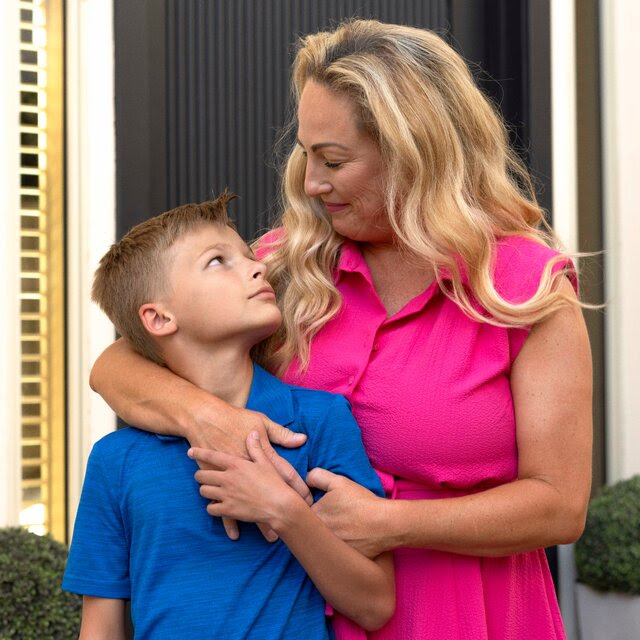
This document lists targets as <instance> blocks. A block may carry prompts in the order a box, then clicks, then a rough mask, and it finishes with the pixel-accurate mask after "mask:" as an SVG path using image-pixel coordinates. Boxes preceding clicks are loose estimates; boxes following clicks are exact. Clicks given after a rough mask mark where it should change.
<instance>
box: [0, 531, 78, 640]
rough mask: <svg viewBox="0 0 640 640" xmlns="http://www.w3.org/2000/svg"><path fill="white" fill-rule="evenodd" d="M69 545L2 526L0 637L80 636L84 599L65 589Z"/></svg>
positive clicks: (42, 638) (50, 638)
mask: <svg viewBox="0 0 640 640" xmlns="http://www.w3.org/2000/svg"><path fill="white" fill-rule="evenodd" d="M66 562H67V548H66V547H65V546H64V545H63V544H60V543H59V542H56V541H55V540H53V539H52V538H50V537H48V536H37V535H35V534H33V533H29V532H28V531H25V530H24V529H19V528H9V529H0V638H2V640H5V639H7V638H16V639H21V640H31V639H33V640H54V639H58V638H60V639H61V640H71V639H72V638H77V637H78V632H79V630H80V616H81V610H82V598H81V596H77V595H75V594H72V593H65V592H64V591H62V589H61V586H60V585H61V582H62V575H63V573H64V568H65V564H66Z"/></svg>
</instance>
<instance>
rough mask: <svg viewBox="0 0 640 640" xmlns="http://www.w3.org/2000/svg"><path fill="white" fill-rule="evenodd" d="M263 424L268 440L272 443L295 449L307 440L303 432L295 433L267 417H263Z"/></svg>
mask: <svg viewBox="0 0 640 640" xmlns="http://www.w3.org/2000/svg"><path fill="white" fill-rule="evenodd" d="M264 426H265V429H266V430H267V435H268V436H269V441H270V442H273V444H279V445H281V446H283V447H287V448H288V449H295V448H296V447H300V446H302V445H303V444H304V443H305V442H306V441H307V436H306V435H305V434H304V433H296V432H295V431H291V429H287V428H286V427H282V426H280V425H279V424H278V423H277V422H272V421H271V420H269V418H265V419H264Z"/></svg>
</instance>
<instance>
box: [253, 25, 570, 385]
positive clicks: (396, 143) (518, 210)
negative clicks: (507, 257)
mask: <svg viewBox="0 0 640 640" xmlns="http://www.w3.org/2000/svg"><path fill="white" fill-rule="evenodd" d="M309 80H313V81H314V82H316V83H319V84H321V85H323V86H325V87H327V88H328V89H329V90H331V91H334V92H335V93H336V94H338V95H341V96H346V97H348V98H349V99H350V100H351V101H352V103H353V105H354V106H355V110H356V113H357V118H358V123H357V124H358V126H360V127H361V128H362V130H364V131H365V132H366V133H367V134H368V135H370V136H371V137H372V138H373V139H374V140H375V141H376V142H377V144H378V147H379V149H380V153H381V154H382V157H383V159H384V161H385V163H386V167H387V184H386V185H385V186H386V201H387V210H388V215H389V220H390V222H391V226H392V228H393V231H394V233H395V235H396V237H397V241H398V243H399V245H400V246H402V247H403V248H404V249H406V251H407V254H408V255H411V256H414V257H417V258H418V259H421V260H425V261H427V262H428V263H430V264H432V265H433V266H434V268H435V270H436V273H437V276H436V277H437V278H438V282H439V285H440V287H441V289H442V291H443V292H444V293H445V294H446V295H447V296H449V297H450V298H452V299H453V300H454V301H455V302H456V303H457V304H458V305H459V306H460V308H461V309H462V310H463V311H464V312H465V313H466V314H468V315H469V316H470V317H472V318H474V319H475V320H478V321H480V322H489V323H491V324H495V325H498V326H525V325H530V324H533V323H535V322H539V321H540V320H542V319H543V318H545V317H546V316H548V315H549V314H551V313H553V312H554V311H555V310H556V309H558V308H559V307H560V306H562V305H564V304H566V303H567V301H568V300H569V298H568V297H567V296H566V295H564V294H563V293H561V292H560V291H558V288H557V286H556V282H557V280H558V278H559V277H560V276H561V275H562V274H563V271H562V270H559V271H556V272H555V273H552V268H553V265H554V264H555V262H557V261H559V260H562V256H558V257H557V258H555V259H554V260H553V261H551V262H550V263H549V264H548V265H547V267H546V269H545V271H544V274H543V276H542V280H541V282H540V286H539V287H538V290H537V292H536V294H535V295H534V296H533V297H532V298H531V299H530V300H528V301H526V302H523V303H521V304H512V303H510V302H508V301H507V300H505V299H503V298H502V297H500V295H499V294H498V293H497V292H496V289H495V287H494V285H493V281H492V267H493V259H494V250H495V241H496V239H497V238H500V237H504V236H508V235H514V234H518V235H521V236H526V237H528V238H531V239H532V240H534V241H537V242H540V243H543V244H547V245H550V246H553V247H555V248H559V246H558V242H557V240H556V238H555V236H554V235H553V232H552V230H551V228H550V227H549V225H548V224H547V222H546V221H545V217H544V211H543V210H542V209H541V207H540V206H539V205H538V204H537V202H536V197H535V193H534V189H533V185H532V183H531V179H530V177H529V174H528V172H527V170H526V169H525V167H524V165H523V164H522V162H521V160H520V159H519V158H518V156H517V155H516V153H515V152H514V151H513V150H512V149H511V148H510V146H509V141H508V134H507V130H506V128H505V125H504V123H503V121H502V119H501V117H500V116H499V115H498V112H497V110H496V108H495V107H494V105H493V104H492V103H491V102H490V101H489V100H488V99H487V98H486V97H485V96H484V95H483V93H482V92H481V91H480V90H479V89H478V87H477V86H476V84H475V82H474V80H473V78H472V75H471V73H470V71H469V69H468V68H467V65H466V64H465V62H464V60H463V59H462V58H461V57H460V56H459V55H458V54H457V53H456V52H455V51H454V50H453V49H452V48H451V47H450V46H449V45H448V44H447V43H446V42H445V41H444V40H443V39H442V38H441V37H439V36H438V35H436V34H435V33H433V32H430V31H427V30H423V29H418V28H413V27H407V26H401V25H396V24H384V23H381V22H377V21H375V20H350V21H347V22H344V23H342V24H341V25H340V26H338V28H336V29H335V30H334V31H331V32H321V33H316V34H313V35H309V36H306V37H304V38H303V39H302V40H301V42H300V46H299V49H298V52H297V55H296V58H295V61H294V63H293V70H292V90H293V94H294V98H295V102H296V104H297V103H298V102H299V99H300V95H301V93H302V90H303V88H304V86H305V84H306V82H307V81H309ZM295 126H297V123H296V121H295V118H294V119H293V120H292V122H291V123H290V127H291V128H293V127H295ZM305 167H306V160H305V157H304V156H303V153H302V149H301V148H300V147H299V146H298V145H295V146H294V147H293V148H292V149H291V150H290V152H289V155H288V158H287V160H286V165H285V167H284V171H283V179H282V194H281V195H282V199H283V213H282V216H281V219H280V221H279V223H278V225H277V226H282V227H283V228H284V231H283V232H282V233H278V232H273V233H272V234H271V240H270V241H269V240H267V241H266V246H264V242H265V241H264V240H263V241H262V243H263V247H264V248H265V249H266V250H269V251H270V253H269V254H268V256H267V257H266V262H267V263H268V266H269V272H270V276H269V277H270V282H271V283H272V285H273V286H274V287H275V288H276V291H277V294H278V297H279V300H280V304H281V306H282V310H283V317H284V318H285V321H284V324H283V325H282V327H281V328H280V330H279V331H278V332H277V333H276V334H275V335H274V336H273V337H272V338H271V339H270V340H269V341H268V342H266V343H265V344H264V346H263V348H262V352H261V359H262V360H263V362H265V364H266V365H267V366H269V367H270V368H271V369H273V370H275V371H278V372H280V373H282V372H283V371H284V370H286V368H287V367H288V366H289V364H291V362H292V361H293V360H294V358H296V357H297V358H298V363H299V366H300V367H301V368H302V369H303V370H304V369H305V368H306V367H307V365H308V360H309V345H310V342H311V339H312V338H313V336H314V335H315V334H316V333H317V331H318V330H319V329H320V328H321V327H322V326H323V325H324V324H326V323H327V322H328V321H329V320H330V319H331V318H333V317H334V316H335V315H336V314H337V313H338V311H339V309H340V304H341V297H340V294H339V292H338V290H337V289H336V287H335V285H334V283H333V277H332V276H333V271H334V269H335V267H336V265H337V261H338V258H339V254H340V247H341V245H342V243H343V242H344V238H343V237H342V236H340V235H339V234H338V233H336V232H335V231H334V229H333V227H332V226H331V222H330V219H329V217H328V215H327V213H326V212H325V210H324V208H323V207H322V205H321V203H320V201H319V200H317V199H314V198H309V197H308V196H307V195H306V194H305V191H304V178H305ZM444 273H446V274H447V277H446V280H445V278H444V277H443V274H444ZM463 274H464V275H465V276H466V286H465V284H463ZM476 302H477V303H478V304H479V305H480V307H481V308H482V309H483V310H484V311H479V310H478V306H477V304H475V303H476Z"/></svg>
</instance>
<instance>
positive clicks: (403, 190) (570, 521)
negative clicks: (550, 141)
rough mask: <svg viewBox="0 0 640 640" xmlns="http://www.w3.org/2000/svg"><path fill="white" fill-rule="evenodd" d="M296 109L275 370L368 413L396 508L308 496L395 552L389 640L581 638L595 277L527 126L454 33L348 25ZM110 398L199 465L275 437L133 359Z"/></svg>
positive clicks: (111, 384) (101, 385) (277, 265)
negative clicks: (548, 209)
mask: <svg viewBox="0 0 640 640" xmlns="http://www.w3.org/2000/svg"><path fill="white" fill-rule="evenodd" d="M293 86H294V91H295V95H296V97H297V101H298V112H297V125H298V129H297V132H298V142H297V144H296V145H295V147H294V148H293V149H292V150H291V153H290V155H289V158H288V162H287V166H286V170H285V173H284V179H283V194H284V198H283V199H284V212H283V215H282V220H281V223H280V225H279V227H281V228H279V229H277V230H275V231H273V232H271V233H270V234H268V235H267V237H265V238H263V239H262V240H261V241H260V243H259V251H260V252H261V254H262V255H264V256H265V259H266V261H267V262H268V264H269V267H270V281H271V283H272V284H273V285H274V286H275V287H276V290H277V292H278V296H279V299H280V303H281V305H282V309H283V315H284V318H285V321H284V324H283V327H282V329H281V331H280V332H279V333H278V334H276V335H275V336H274V337H273V339H271V340H270V341H269V342H268V343H266V344H265V345H264V348H263V352H262V353H261V354H260V358H261V360H262V362H264V363H266V365H267V366H268V367H270V368H271V369H272V370H273V371H277V372H279V373H280V374H281V375H282V376H283V378H284V379H285V380H286V381H287V382H291V383H295V384H300V385H305V386H308V387H315V388H321V389H326V390H329V391H335V392H338V393H342V394H344V395H346V396H347V397H348V399H349V400H350V402H351V403H352V407H353V411H354V414H355V416H356V419H357V420H358V422H359V424H360V426H361V428H362V433H363V439H364V443H365V447H366V448H367V453H368V454H369V457H370V459H371V461H372V463H373V465H374V466H375V467H376V468H377V469H378V470H379V472H380V475H381V477H382V479H383V484H384V485H385V489H386V490H387V492H388V497H389V498H391V499H390V500H382V499H379V498H376V497H374V496H372V495H371V494H369V493H367V492H366V491H364V490H363V489H361V488H359V487H357V486H355V485H353V484H352V483H350V482H348V481H347V480H345V479H344V478H340V477H337V476H334V475H332V474H330V473H329V472H327V471H324V470H321V469H316V470H313V471H312V472H311V473H310V474H309V476H308V478H307V482H308V484H309V485H310V486H314V487H318V488H321V489H323V490H325V491H326V492H327V493H326V495H325V497H324V498H322V500H320V501H319V502H318V503H317V504H316V505H315V506H314V507H313V508H314V509H315V510H316V511H317V513H318V514H319V515H320V517H321V518H322V519H323V520H324V521H325V522H327V523H328V524H329V526H330V527H331V528H332V529H333V530H334V531H335V532H336V533H337V534H338V535H339V536H341V537H342V538H344V539H345V540H347V541H349V542H350V544H352V545H353V546H354V547H356V548H358V549H359V550H361V551H362V552H363V553H366V554H367V555H369V556H376V555H377V554H379V553H381V552H383V551H385V550H390V549H392V550H394V561H395V568H396V582H397V610H396V614H395V615H394V617H393V618H392V620H391V621H390V622H389V623H388V624H387V625H386V626H385V627H384V628H383V629H382V630H380V631H378V632H374V633H372V634H370V637H372V638H393V639H397V638H434V639H442V638H447V639H455V638H461V639H468V640H479V639H482V638H487V639H496V640H497V639H501V640H502V639H504V638H513V639H514V640H515V639H518V640H522V639H525V638H531V639H536V640H540V639H546V638H550V639H551V638H553V639H555V638H563V637H564V631H563V628H562V622H561V619H560V614H559V610H558V605H557V601H556V598H555V593H554V589H553V584H552V582H551V579H550V575H549V570H548V567H547V564H546V559H545V556H544V552H543V550H542V548H543V547H545V546H548V545H553V544H559V543H566V542H570V541H573V540H575V539H576V538H577V537H578V536H579V535H580V532H581V531H582V528H583V524H584V518H585V510H586V504H587V500H588V496H589V490H590V459H591V406H590V403H591V368H590V367H591V365H590V352H589V344H588V338H587V334H586V330H585V326H584V322H583V320H582V315H581V310H580V304H579V303H578V301H577V298H576V294H575V290H574V287H575V284H576V283H575V275H574V272H573V266H572V264H571V262H570V260H569V259H568V258H567V257H566V256H563V255H562V254H560V253H558V252H557V251H556V250H554V249H552V248H551V246H552V245H553V242H554V239H553V235H552V232H551V231H550V230H548V229H547V230H546V231H543V230H540V227H543V228H544V226H545V225H544V217H543V212H542V210H541V209H540V207H539V206H538V205H537V204H536V201H535V197H534V194H533V191H532V189H531V184H530V181H529V179H528V176H527V174H526V172H525V170H524V169H523V167H522V165H521V164H520V162H519V161H518V159H517V157H516V156H515V155H514V153H513V152H512V151H511V150H510V149H509V148H508V143H507V135H506V132H505V128H504V125H503V123H502V122H501V120H500V118H499V117H498V116H497V114H496V112H495V110H494V108H493V107H492V106H491V105H490V104H489V102H488V101H487V100H486V98H484V96H483V95H482V94H481V93H480V92H479V91H478V89H477V88H476V87H475V85H474V83H473V80H472V78H471V76H470V74H469V71H468V69H467V68H466V66H465V64H464V62H463V61H462V60H461V58H460V57H459V56H458V55H457V54H456V53H455V52H454V51H453V50H452V49H451V48H450V47H449V46H448V45H447V44H446V43H444V42H443V41H442V40H441V39H440V38H439V37H438V36H436V35H435V34H433V33H430V32H428V31H424V30H420V29H414V28H409V27H403V26H398V25H390V24H381V23H378V22H375V21H351V22H347V23H344V24H343V25H341V26H339V27H338V28H337V29H336V30H335V31H333V32H331V33H318V34H315V35H312V36H309V37H307V38H306V39H304V41H303V42H302V45H301V48H300V50H299V52H298V54H297V57H296V60H295V62H294V67H293ZM116 371H117V372H118V373H117V375H116V374H114V373H113V372H116ZM92 376H93V377H92V386H93V387H94V388H95V389H97V390H98V391H99V392H100V393H102V395H103V396H104V397H105V398H106V399H107V400H108V402H109V403H110V404H111V406H113V407H114V408H115V409H116V411H118V413H120V415H122V416H123V417H124V418H125V419H127V420H129V421H131V422H132V423H134V424H136V425H142V426H144V425H149V427H151V426H153V428H154V429H156V430H157V429H158V425H160V427H161V428H164V429H165V430H166V431H167V432H171V433H180V434H182V435H185V436H186V437H188V438H189V439H190V440H191V442H192V444H196V445H200V446H202V445H204V446H206V447H211V448H217V449H224V450H226V451H229V452H236V453H242V451H243V447H242V443H243V441H244V437H245V435H246V433H247V432H248V431H249V430H251V429H252V428H255V427H256V424H258V423H260V422H261V421H263V419H262V418H261V417H260V416H256V415H255V414H248V413H246V412H242V411H240V410H237V409H232V408H229V407H225V406H224V405H223V404H222V403H221V402H220V401H219V400H217V399H215V398H211V397H208V396H206V394H203V393H202V392H199V391H198V390H196V389H194V388H191V387H189V385H187V384H186V383H184V381H180V380H177V379H176V378H175V377H174V376H172V375H170V374H169V373H168V372H167V371H164V370H162V369H160V368H156V367H154V366H153V365H151V364H149V363H147V362H145V361H143V360H142V359H141V358H139V357H137V356H136V355H135V354H134V353H133V352H132V350H131V349H130V348H129V347H128V345H126V344H123V343H116V345H114V346H112V347H110V348H109V349H107V351H106V352H105V353H104V354H103V355H102V356H101V358H100V359H99V360H98V362H97V363H96V365H95V367H94V371H93V373H92ZM264 423H265V425H266V427H267V428H268V430H269V432H270V434H271V435H272V439H273V440H280V441H288V439H289V438H288V434H286V433H285V432H282V431H278V430H277V428H276V426H275V425H272V424H271V423H269V422H268V421H267V420H264ZM175 425H178V426H177V427H176V426H175ZM263 429H264V427H263ZM290 444H293V445H295V444H296V442H295V441H293V440H291V442H290ZM199 455H200V457H201V462H203V463H206V452H200V453H199ZM283 472H284V473H286V470H285V471H283ZM200 480H202V481H203V483H204V485H205V486H203V489H202V491H203V494H204V495H207V487H206V481H207V474H206V472H201V477H200ZM292 482H293V481H292Z"/></svg>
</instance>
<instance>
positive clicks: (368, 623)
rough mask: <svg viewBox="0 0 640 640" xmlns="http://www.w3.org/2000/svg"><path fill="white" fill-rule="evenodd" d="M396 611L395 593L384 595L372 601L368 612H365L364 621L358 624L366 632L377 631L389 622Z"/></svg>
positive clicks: (359, 621)
mask: <svg viewBox="0 0 640 640" xmlns="http://www.w3.org/2000/svg"><path fill="white" fill-rule="evenodd" d="M371 605H373V606H371ZM395 609H396V598H395V591H392V592H391V593H385V594H382V595H381V597H379V598H374V599H372V600H371V601H370V605H369V606H368V608H367V611H364V612H363V614H362V619H360V620H357V622H358V624H359V625H360V626H361V627H362V628H363V629H364V630H365V631H377V630H378V629H380V628H382V627H384V625H385V624H387V622H389V620H390V619H391V616H392V615H393V613H394V611H395Z"/></svg>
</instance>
